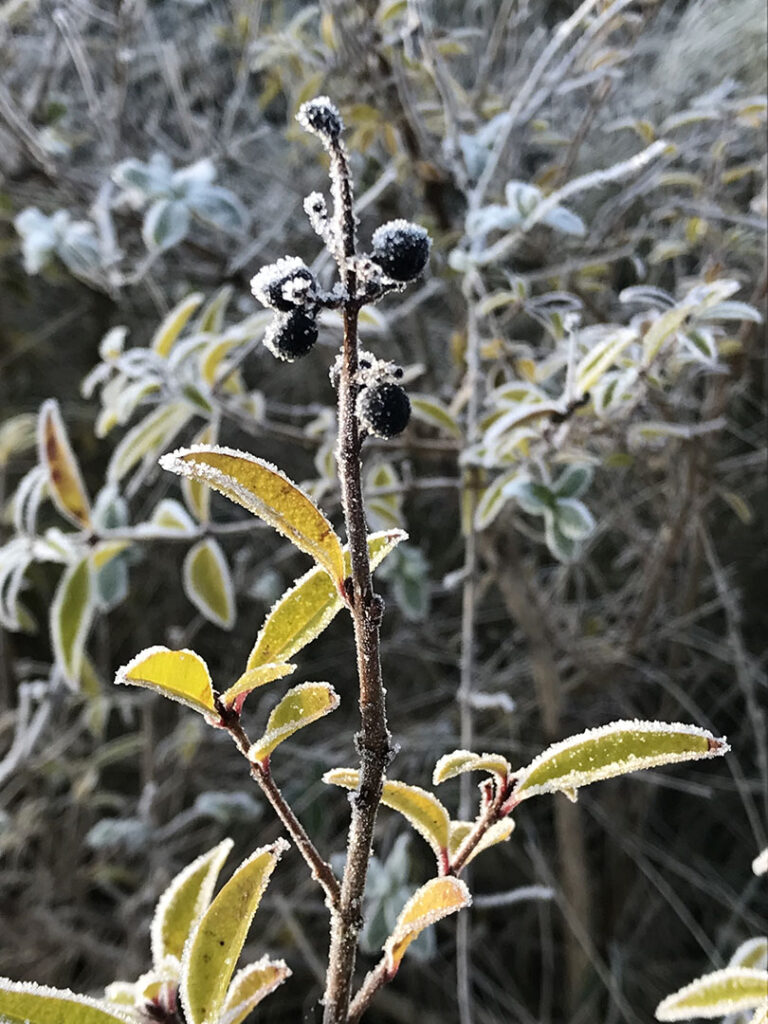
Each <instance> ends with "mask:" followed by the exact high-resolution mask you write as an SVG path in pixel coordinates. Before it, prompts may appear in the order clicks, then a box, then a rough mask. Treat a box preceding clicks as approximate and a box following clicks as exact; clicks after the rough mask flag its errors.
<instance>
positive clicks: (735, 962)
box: [728, 935, 768, 995]
mask: <svg viewBox="0 0 768 1024" xmlns="http://www.w3.org/2000/svg"><path fill="white" fill-rule="evenodd" d="M728 966H729V967H753V968H756V969H758V970H761V971H764V970H768V937H767V936H765V935H760V936H758V937H757V938H756V939H747V940H746V942H742V943H741V945H740V946H739V947H738V948H737V949H736V950H734V953H733V956H732V957H731V959H730V960H729V962H728ZM766 995H768V993H766Z"/></svg>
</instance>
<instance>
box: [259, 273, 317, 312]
mask: <svg viewBox="0 0 768 1024" xmlns="http://www.w3.org/2000/svg"><path fill="white" fill-rule="evenodd" d="M316 291H317V283H316V281H315V277H314V274H313V273H312V271H311V270H309V269H308V268H307V267H300V268H299V269H298V270H293V271H291V273H290V274H286V276H285V277H283V278H281V279H278V280H275V281H271V282H270V283H269V285H268V286H267V287H266V288H265V292H266V294H267V297H268V299H269V305H270V306H271V307H272V309H277V310H279V311H280V312H281V313H290V312H291V310H293V309H296V307H297V306H300V305H304V304H305V303H306V302H307V301H308V300H309V301H311V300H313V299H314V297H315V294H316Z"/></svg>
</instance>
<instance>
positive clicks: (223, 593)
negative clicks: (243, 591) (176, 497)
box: [183, 537, 237, 629]
mask: <svg viewBox="0 0 768 1024" xmlns="http://www.w3.org/2000/svg"><path fill="white" fill-rule="evenodd" d="M183 580H184V592H185V594H186V595H187V597H188V598H189V600H190V601H191V602H192V604H193V605H194V606H195V607H196V608H197V610H198V611H199V612H201V613H202V614H203V615H204V616H205V617H206V619H208V620H210V621H211V622H214V623H215V624H216V625H217V626H220V627H221V628H222V629H232V627H233V626H234V624H235V619H236V617H237V612H236V609H235V589H234V587H233V585H232V576H231V574H230V571H229V566H228V565H227V560H226V558H225V557H224V552H223V551H222V550H221V548H220V547H219V545H218V544H217V543H216V541H215V540H213V538H211V537H207V538H206V539H205V540H201V541H200V542H199V543H197V544H195V545H194V547H192V548H190V549H189V551H188V552H187V555H186V557H185V559H184V575H183Z"/></svg>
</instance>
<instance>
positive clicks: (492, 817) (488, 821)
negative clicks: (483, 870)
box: [448, 785, 508, 878]
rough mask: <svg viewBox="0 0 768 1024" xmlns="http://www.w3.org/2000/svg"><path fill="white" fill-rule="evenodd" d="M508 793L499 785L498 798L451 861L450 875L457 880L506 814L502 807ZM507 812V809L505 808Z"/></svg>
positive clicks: (496, 797) (479, 819) (490, 805)
mask: <svg viewBox="0 0 768 1024" xmlns="http://www.w3.org/2000/svg"><path fill="white" fill-rule="evenodd" d="M507 793H508V789H507V788H506V787H505V786H503V785H497V787H496V796H495V797H494V799H493V801H492V802H491V803H490V804H489V805H488V806H487V807H486V809H485V811H484V812H483V814H482V815H481V816H480V817H479V818H478V819H477V822H476V823H475V827H474V828H473V829H472V831H471V832H470V833H469V835H468V836H467V838H466V839H465V840H464V842H463V843H462V844H461V846H460V847H459V848H458V850H457V851H456V856H455V857H454V858H453V860H452V861H451V865H450V868H449V869H448V874H449V875H455V876H456V877H457V878H458V876H459V875H460V874H461V872H462V871H463V870H464V868H465V867H466V864H467V861H468V860H469V858H470V856H471V855H472V853H473V851H474V849H475V847H476V846H477V844H478V843H479V842H480V840H481V839H482V838H483V836H484V835H485V833H486V832H487V831H488V829H489V828H490V827H491V825H495V824H496V822H497V821H500V820H501V818H503V817H504V816H505V815H504V812H503V811H502V805H503V804H504V800H505V797H506V795H507ZM504 811H506V808H504Z"/></svg>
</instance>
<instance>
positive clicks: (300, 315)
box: [264, 309, 317, 363]
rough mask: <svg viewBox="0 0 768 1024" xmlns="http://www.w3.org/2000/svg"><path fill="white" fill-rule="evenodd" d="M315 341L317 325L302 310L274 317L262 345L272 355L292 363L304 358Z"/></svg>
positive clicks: (310, 316) (309, 315)
mask: <svg viewBox="0 0 768 1024" xmlns="http://www.w3.org/2000/svg"><path fill="white" fill-rule="evenodd" d="M316 341H317V323H316V321H315V317H314V315H313V314H310V313H306V312H305V311H304V310H303V309H294V310H293V311H292V312H290V313H281V314H279V315H278V316H276V317H275V319H274V320H273V321H272V323H271V324H270V325H269V327H268V328H267V332H266V334H265V335H264V344H265V345H266V346H267V348H268V349H269V351H270V352H271V353H272V355H274V356H277V358H278V359H284V360H285V362H287V363H292V362H294V360H296V359H300V358H301V357H302V356H305V355H306V354H307V352H309V350H310V349H311V348H312V346H313V345H314V344H315V342H316Z"/></svg>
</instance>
